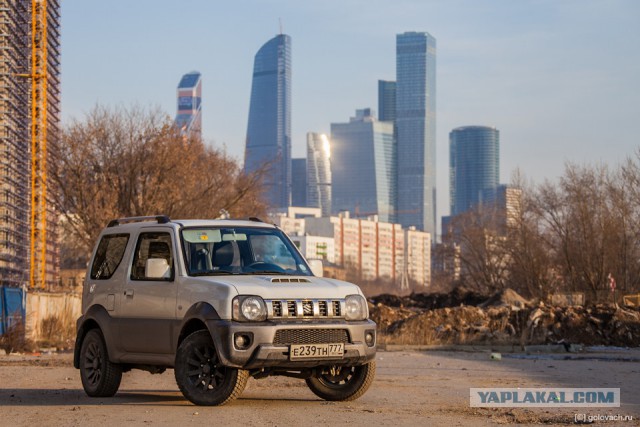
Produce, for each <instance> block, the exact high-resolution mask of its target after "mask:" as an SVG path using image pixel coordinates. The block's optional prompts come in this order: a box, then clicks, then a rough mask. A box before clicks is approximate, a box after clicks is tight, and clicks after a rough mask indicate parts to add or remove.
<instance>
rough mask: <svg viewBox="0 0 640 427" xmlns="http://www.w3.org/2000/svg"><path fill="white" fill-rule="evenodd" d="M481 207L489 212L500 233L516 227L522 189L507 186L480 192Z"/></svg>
mask: <svg viewBox="0 0 640 427" xmlns="http://www.w3.org/2000/svg"><path fill="white" fill-rule="evenodd" d="M482 193H483V194H482V206H483V207H486V208H488V209H490V210H491V213H492V214H493V215H494V216H495V221H496V225H497V227H498V230H499V231H500V232H503V233H504V232H506V230H508V229H509V228H514V227H517V225H518V224H519V221H520V216H521V215H522V189H521V188H519V187H515V186H513V185H509V184H499V185H498V186H496V187H494V188H490V189H486V190H484V191H483V192H482Z"/></svg>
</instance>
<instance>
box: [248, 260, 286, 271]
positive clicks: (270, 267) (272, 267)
mask: <svg viewBox="0 0 640 427" xmlns="http://www.w3.org/2000/svg"><path fill="white" fill-rule="evenodd" d="M248 267H249V268H252V269H254V270H267V271H275V272H277V273H284V272H285V269H284V268H282V267H280V266H279V265H277V264H272V263H270V262H264V261H257V262H254V263H253V264H249V265H248Z"/></svg>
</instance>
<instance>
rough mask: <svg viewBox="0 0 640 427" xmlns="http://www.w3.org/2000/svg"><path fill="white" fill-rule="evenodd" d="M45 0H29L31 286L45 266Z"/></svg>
mask: <svg viewBox="0 0 640 427" xmlns="http://www.w3.org/2000/svg"><path fill="white" fill-rule="evenodd" d="M47 1H48V0H32V1H31V70H30V71H31V73H30V74H29V75H28V77H30V78H31V223H30V225H31V252H30V257H31V259H30V261H31V262H30V272H29V285H30V287H31V288H37V287H39V288H44V287H45V283H46V266H47V80H48V74H47Z"/></svg>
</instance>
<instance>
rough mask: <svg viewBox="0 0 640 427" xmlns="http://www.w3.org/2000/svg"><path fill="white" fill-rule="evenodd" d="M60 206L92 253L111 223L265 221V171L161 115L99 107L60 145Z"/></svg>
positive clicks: (74, 124)
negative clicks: (248, 169) (245, 165)
mask: <svg viewBox="0 0 640 427" xmlns="http://www.w3.org/2000/svg"><path fill="white" fill-rule="evenodd" d="M58 153H59V155H58V158H57V159H56V161H57V168H56V169H55V171H54V174H53V176H52V178H53V181H54V183H55V184H56V187H57V189H56V190H57V191H55V192H54V203H55V204H56V207H57V209H58V210H59V211H60V212H62V213H63V215H64V216H65V219H66V221H67V222H68V224H69V226H70V228H71V229H72V230H73V231H74V234H75V237H77V238H78V239H79V240H80V241H81V242H82V243H83V245H84V247H85V249H86V250H87V251H88V250H90V248H91V247H92V245H93V243H94V241H95V238H96V237H97V234H98V233H99V232H100V230H101V229H102V228H103V227H104V226H105V225H106V224H107V223H108V221H109V220H111V219H113V218H117V217H123V216H140V215H153V214H166V215H169V216H171V217H177V218H215V217H218V216H219V212H220V211H221V210H222V209H224V210H226V211H228V212H229V213H230V214H231V215H232V216H235V217H243V216H256V215H263V214H264V212H265V209H266V204H265V202H264V201H263V199H262V195H261V191H262V189H261V185H260V182H261V173H260V172H258V173H256V174H253V175H245V174H244V173H243V172H242V170H241V168H240V167H239V165H238V164H237V163H236V162H235V161H234V160H233V159H232V158H230V157H229V156H228V155H226V154H225V153H224V152H221V151H219V150H216V149H213V148H210V147H207V146H206V145H205V144H204V143H203V142H202V141H201V140H200V139H198V138H195V137H185V136H183V135H181V134H180V132H179V131H178V129H176V128H175V127H174V126H173V124H172V122H171V120H170V119H169V118H168V117H167V116H166V115H164V114H162V113H161V112H159V111H158V110H152V111H148V110H144V109H141V108H138V107H134V108H130V109H115V110H111V109H108V108H104V107H100V106H98V107H95V108H94V109H93V110H92V111H91V112H90V113H89V114H88V115H87V117H86V118H85V119H84V120H82V121H78V120H76V121H73V122H72V123H71V124H70V125H69V126H68V127H67V128H66V129H65V130H64V131H63V132H62V137H61V140H60V147H59V152H58Z"/></svg>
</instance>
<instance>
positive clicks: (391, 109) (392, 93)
mask: <svg viewBox="0 0 640 427" xmlns="http://www.w3.org/2000/svg"><path fill="white" fill-rule="evenodd" d="M395 119H396V82H393V81H388V80H378V120H380V121H381V122H393V121H394V120H395Z"/></svg>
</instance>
